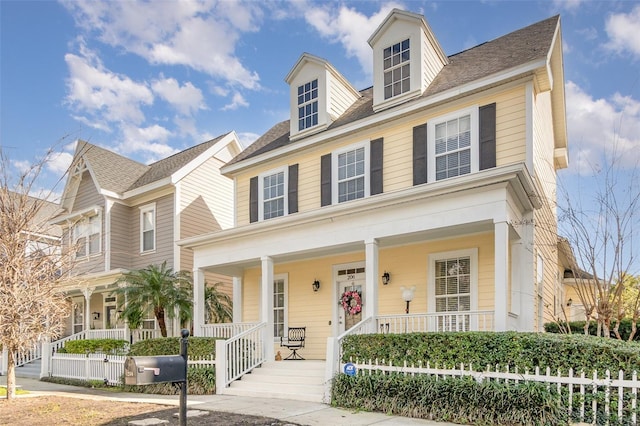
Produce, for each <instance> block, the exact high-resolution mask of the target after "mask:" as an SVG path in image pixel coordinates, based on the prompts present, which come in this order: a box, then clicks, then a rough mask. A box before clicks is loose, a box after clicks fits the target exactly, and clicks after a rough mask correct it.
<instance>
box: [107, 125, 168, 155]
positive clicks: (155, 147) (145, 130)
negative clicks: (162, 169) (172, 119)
mask: <svg viewBox="0 0 640 426" xmlns="http://www.w3.org/2000/svg"><path fill="white" fill-rule="evenodd" d="M122 133H123V136H124V142H122V143H120V145H119V146H118V147H117V150H118V152H121V153H123V154H131V153H142V154H144V155H146V157H147V160H148V162H151V161H156V160H158V159H161V158H165V157H168V156H169V155H172V154H175V153H176V152H177V150H176V149H174V148H172V147H171V146H169V145H167V143H166V142H167V140H168V139H169V137H171V136H172V133H171V132H170V131H169V130H167V129H165V128H164V127H162V126H160V125H158V124H154V125H152V126H149V127H136V126H130V125H125V126H123V128H122Z"/></svg>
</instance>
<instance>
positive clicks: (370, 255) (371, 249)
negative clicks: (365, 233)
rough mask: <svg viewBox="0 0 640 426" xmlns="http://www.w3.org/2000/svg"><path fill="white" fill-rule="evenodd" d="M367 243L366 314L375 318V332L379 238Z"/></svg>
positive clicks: (365, 267) (373, 328)
mask: <svg viewBox="0 0 640 426" xmlns="http://www.w3.org/2000/svg"><path fill="white" fill-rule="evenodd" d="M364 244H365V264H364V271H365V273H364V275H365V281H366V283H365V293H364V298H365V300H364V316H365V318H368V317H372V318H374V323H373V324H372V330H371V332H375V327H376V325H375V317H376V316H377V315H378V240H376V239H371V240H368V241H365V242H364Z"/></svg>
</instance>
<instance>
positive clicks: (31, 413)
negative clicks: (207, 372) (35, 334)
mask: <svg viewBox="0 0 640 426" xmlns="http://www.w3.org/2000/svg"><path fill="white" fill-rule="evenodd" d="M189 409H194V408H189ZM178 411H179V407H177V406H167V405H158V404H148V403H134V402H119V401H103V400H87V399H80V398H66V397H61V396H39V397H20V398H15V399H13V400H11V402H8V401H7V400H6V399H2V400H0V425H16V426H32V425H42V426H49V425H82V426H97V425H110V426H120V425H122V426H124V425H128V424H129V422H130V421H132V420H143V419H147V418H150V417H155V418H158V419H161V420H168V421H169V423H168V424H169V425H179V424H180V421H179V419H178V417H175V416H174V414H176V413H178ZM187 424H188V425H189V426H204V425H234V426H250V425H252V426H284V425H294V426H295V424H293V423H288V422H281V421H280V420H277V419H271V418H268V417H258V416H247V415H243V414H235V413H225V412H220V411H211V412H209V413H208V414H207V415H205V416H202V417H189V418H188V419H187Z"/></svg>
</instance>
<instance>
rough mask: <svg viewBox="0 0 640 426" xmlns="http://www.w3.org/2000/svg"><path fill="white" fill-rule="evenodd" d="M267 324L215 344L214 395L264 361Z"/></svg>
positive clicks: (264, 323) (258, 325)
mask: <svg viewBox="0 0 640 426" xmlns="http://www.w3.org/2000/svg"><path fill="white" fill-rule="evenodd" d="M266 336H267V323H266V322H263V323H259V324H257V325H255V326H253V327H252V328H249V329H248V330H245V331H244V332H242V333H240V334H238V335H236V336H234V337H231V338H230V339H227V340H218V341H217V342H216V393H224V389H226V388H227V386H229V384H230V383H231V382H233V381H234V380H236V379H238V378H240V377H242V376H243V375H244V374H246V373H248V372H249V371H251V370H253V369H254V368H256V367H257V366H259V365H260V364H262V363H263V362H265V361H266V356H265V342H267V341H268V339H267V338H266Z"/></svg>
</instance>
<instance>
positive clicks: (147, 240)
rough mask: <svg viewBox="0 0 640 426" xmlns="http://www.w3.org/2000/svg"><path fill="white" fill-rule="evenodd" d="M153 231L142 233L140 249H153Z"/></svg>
mask: <svg viewBox="0 0 640 426" xmlns="http://www.w3.org/2000/svg"><path fill="white" fill-rule="evenodd" d="M153 248H154V247H153V231H146V232H143V233H142V250H143V251H146V250H153Z"/></svg>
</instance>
